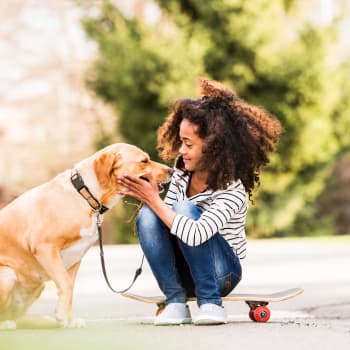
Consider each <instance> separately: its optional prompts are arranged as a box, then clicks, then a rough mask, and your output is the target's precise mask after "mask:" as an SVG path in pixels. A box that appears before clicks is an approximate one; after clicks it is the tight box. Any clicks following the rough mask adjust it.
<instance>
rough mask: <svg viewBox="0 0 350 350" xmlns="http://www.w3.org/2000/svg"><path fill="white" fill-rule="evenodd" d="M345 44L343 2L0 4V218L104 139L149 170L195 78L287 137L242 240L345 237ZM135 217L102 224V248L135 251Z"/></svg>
mask: <svg viewBox="0 0 350 350" xmlns="http://www.w3.org/2000/svg"><path fill="white" fill-rule="evenodd" d="M349 33H350V2H349V1H348V0H309V1H303V0H274V1H269V0H250V1H244V0H211V1H197V0H132V1H131V0H128V1H122V0H119V1H118V0H113V1H103V0H81V1H78V0H12V1H1V2H0V73H1V79H0V157H1V161H0V207H2V206H4V205H6V204H7V203H8V202H9V201H11V200H13V199H14V198H15V197H16V196H18V195H19V194H20V193H22V192H23V191H25V190H26V189H29V188H31V187H33V186H36V185H38V184H40V183H42V182H44V181H47V180H49V179H51V178H52V177H53V176H55V175H56V174H57V173H59V172H61V171H63V170H65V169H67V168H70V167H72V165H73V164H74V163H75V162H76V161H78V160H80V159H83V158H84V157H86V156H88V155H90V154H92V153H94V152H95V151H96V150H97V149H99V148H101V147H103V146H105V145H107V144H109V143H112V142H118V141H123V142H129V143H132V144H135V145H137V146H139V147H141V148H143V149H144V150H146V151H147V152H149V153H150V155H151V156H152V157H153V158H154V159H157V152H156V130H157V128H158V127H159V126H160V124H161V123H162V122H163V120H164V118H165V117H166V115H167V113H168V109H169V105H170V104H171V102H172V101H173V100H175V99H176V98H178V97H182V96H193V97H197V96H198V95H197V91H196V86H195V78H196V77H198V76H203V77H207V78H212V79H216V80H219V81H221V82H223V83H224V84H227V85H228V86H230V87H231V88H233V89H234V90H236V92H237V93H238V94H239V95H240V96H241V97H243V98H245V99H247V100H248V101H249V102H251V103H254V104H257V105H260V106H263V107H265V108H266V109H268V110H269V111H271V112H272V113H273V114H275V115H276V116H277V117H278V118H279V120H280V121H281V122H282V124H283V127H284V134H283V136H282V139H281V143H280V145H279V148H278V152H277V153H276V154H275V155H274V156H273V158H272V161H271V165H270V166H269V168H268V169H266V170H265V171H264V173H263V176H262V178H261V186H260V188H259V190H258V192H257V193H256V195H255V197H254V205H251V207H250V212H249V214H248V223H247V234H248V236H250V237H252V238H259V237H263V238H267V237H285V236H319V235H345V234H349V233H350V137H349V130H350V79H349V77H350V60H349V58H350V37H349ZM131 202H132V201H131ZM134 212H135V206H134V205H130V204H127V203H125V202H123V203H121V204H120V205H118V206H117V207H116V208H115V209H113V211H111V212H110V213H108V214H107V215H106V221H105V224H104V225H105V228H104V232H105V234H106V242H110V243H129V242H135V241H136V236H135V235H134V234H133V224H132V222H130V220H129V219H130V218H132V215H133V213H134Z"/></svg>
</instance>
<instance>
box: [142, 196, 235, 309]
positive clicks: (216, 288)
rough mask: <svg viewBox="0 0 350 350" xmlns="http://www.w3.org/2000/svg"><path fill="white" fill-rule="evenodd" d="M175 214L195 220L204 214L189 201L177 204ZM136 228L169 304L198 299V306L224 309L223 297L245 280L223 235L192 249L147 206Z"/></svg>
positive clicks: (215, 236)
mask: <svg viewBox="0 0 350 350" xmlns="http://www.w3.org/2000/svg"><path fill="white" fill-rule="evenodd" d="M173 210H174V211H175V212H176V213H178V214H182V215H185V216H187V217H189V218H191V219H194V220H197V219H198V218H199V217H200V216H201V213H202V210H201V209H200V208H198V207H197V206H195V205H193V204H192V203H191V202H189V201H183V202H178V203H176V204H175V206H174V207H173ZM136 225H137V231H138V235H139V239H140V244H141V247H142V249H143V252H144V254H145V256H146V258H147V261H148V263H149V265H150V267H151V269H152V272H153V274H154V276H155V278H156V280H157V282H158V285H159V288H160V289H161V291H162V292H163V293H164V295H165V296H166V303H167V304H169V303H184V302H186V299H187V297H191V296H196V297H197V303H198V305H202V304H206V303H211V304H217V305H221V304H222V301H221V297H222V296H225V295H227V294H229V293H230V292H231V291H232V290H233V288H235V287H236V285H237V284H238V283H239V281H240V280H241V275H242V268H241V264H240V261H239V258H238V257H237V256H236V255H235V254H234V252H233V250H232V248H231V247H230V246H229V244H228V243H227V242H226V241H225V239H224V238H223V237H222V236H221V235H220V234H219V233H216V234H215V235H214V236H213V237H212V238H210V239H209V240H207V241H206V242H204V243H203V244H201V245H199V246H196V247H191V246H189V245H187V244H186V243H184V242H182V241H181V240H180V239H178V238H177V237H176V236H174V235H172V234H171V233H170V230H169V229H168V228H167V227H166V226H165V225H164V224H163V222H162V221H161V220H160V219H159V218H158V216H156V215H155V214H154V212H153V211H152V210H151V209H150V208H149V207H148V206H146V205H144V206H143V207H142V209H141V211H140V212H139V214H138V217H137V221H136Z"/></svg>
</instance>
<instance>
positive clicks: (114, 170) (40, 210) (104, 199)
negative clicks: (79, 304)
mask: <svg viewBox="0 0 350 350" xmlns="http://www.w3.org/2000/svg"><path fill="white" fill-rule="evenodd" d="M146 173H152V175H153V177H154V179H155V180H156V181H157V183H165V182H167V181H168V180H169V177H170V175H171V169H170V168H168V167H167V166H165V165H162V164H159V163H156V162H154V161H151V160H150V157H149V156H148V155H147V154H146V153H145V152H143V151H141V150H140V149H139V148H137V147H135V146H132V145H128V144H125V143H116V144H113V145H110V146H108V147H106V148H104V149H102V150H100V151H99V152H97V153H95V154H94V155H92V156H91V157H89V158H87V159H84V160H83V161H81V162H79V163H78V164H76V165H75V166H74V168H73V169H71V170H66V171H65V172H63V173H61V174H59V175H58V176H56V177H55V178H54V179H53V180H51V181H49V182H47V183H45V184H43V185H40V186H38V187H35V188H33V189H32V190H29V191H27V192H25V193H24V194H22V195H21V196H19V197H18V198H17V199H15V200H14V201H13V202H11V203H10V204H8V205H7V206H6V207H5V208H3V209H2V210H1V211H0V326H2V328H15V327H16V322H15V320H16V319H17V318H18V317H20V316H21V315H23V314H24V313H25V311H26V310H27V309H28V307H29V306H30V305H31V304H32V303H33V302H34V301H35V300H36V299H37V298H38V297H39V296H40V294H41V292H42V290H43V288H44V282H45V281H47V280H53V281H54V283H55V285H56V287H57V293H58V302H57V306H56V310H55V316H56V320H57V322H58V324H59V325H60V326H63V327H74V326H80V324H77V323H76V322H75V321H74V320H73V319H72V295H73V288H74V282H75V277H76V274H77V271H78V268H79V265H80V262H81V259H82V257H83V256H84V254H85V253H86V252H87V250H88V249H89V248H90V247H91V246H92V245H93V244H94V243H95V242H96V240H97V238H98V235H97V226H96V220H97V216H98V215H103V212H104V211H105V210H107V209H108V208H112V207H113V206H114V205H115V204H116V203H117V201H118V200H119V199H120V197H121V196H120V195H118V194H117V192H118V190H120V185H119V184H117V177H118V176H120V175H126V174H129V175H133V176H139V177H142V176H143V175H145V174H146Z"/></svg>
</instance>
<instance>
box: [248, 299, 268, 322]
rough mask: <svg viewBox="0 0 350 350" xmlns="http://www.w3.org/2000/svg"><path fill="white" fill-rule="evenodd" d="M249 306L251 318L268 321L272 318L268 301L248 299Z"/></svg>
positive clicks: (257, 320)
mask: <svg viewBox="0 0 350 350" xmlns="http://www.w3.org/2000/svg"><path fill="white" fill-rule="evenodd" d="M246 304H247V305H248V306H249V308H250V311H249V318H250V319H251V320H252V321H255V322H267V321H268V320H269V319H270V316H271V311H270V309H269V308H268V307H267V305H268V304H269V303H268V302H266V301H246Z"/></svg>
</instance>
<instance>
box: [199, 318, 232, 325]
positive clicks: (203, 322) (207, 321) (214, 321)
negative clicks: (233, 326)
mask: <svg viewBox="0 0 350 350" xmlns="http://www.w3.org/2000/svg"><path fill="white" fill-rule="evenodd" d="M225 323H227V320H218V319H213V318H209V317H208V318H200V319H197V320H195V321H194V324H195V325H197V326H205V325H215V324H225Z"/></svg>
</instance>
